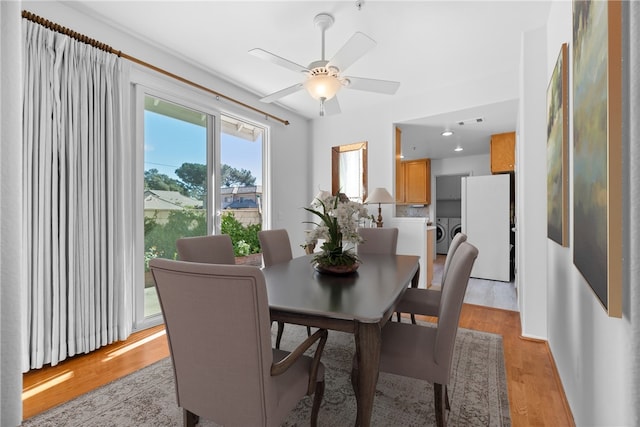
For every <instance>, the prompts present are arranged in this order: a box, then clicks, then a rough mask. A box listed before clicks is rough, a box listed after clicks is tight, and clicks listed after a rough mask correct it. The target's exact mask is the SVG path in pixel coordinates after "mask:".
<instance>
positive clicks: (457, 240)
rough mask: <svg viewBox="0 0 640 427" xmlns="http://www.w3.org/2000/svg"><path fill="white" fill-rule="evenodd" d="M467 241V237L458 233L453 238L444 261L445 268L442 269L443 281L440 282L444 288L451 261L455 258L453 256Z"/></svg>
mask: <svg viewBox="0 0 640 427" xmlns="http://www.w3.org/2000/svg"><path fill="white" fill-rule="evenodd" d="M466 241H467V235H466V234H464V233H458V234H456V235H455V236H454V237H453V240H452V241H451V244H450V245H449V250H448V251H447V257H446V258H445V260H444V266H443V267H442V280H441V281H440V283H441V285H442V286H444V280H445V279H446V278H447V272H448V271H449V265H450V264H451V259H452V258H453V254H454V253H456V249H458V246H460V243H462V242H466Z"/></svg>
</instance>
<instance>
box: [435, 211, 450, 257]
mask: <svg viewBox="0 0 640 427" xmlns="http://www.w3.org/2000/svg"><path fill="white" fill-rule="evenodd" d="M449 243H450V239H449V218H436V253H437V254H446V253H447V251H448V250H449Z"/></svg>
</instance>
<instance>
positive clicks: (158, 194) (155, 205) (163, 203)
mask: <svg viewBox="0 0 640 427" xmlns="http://www.w3.org/2000/svg"><path fill="white" fill-rule="evenodd" d="M184 208H199V209H201V208H202V201H201V200H197V199H193V198H191V197H187V196H184V195H182V194H180V193H179V192H177V191H164V190H145V192H144V209H151V210H181V209H184Z"/></svg>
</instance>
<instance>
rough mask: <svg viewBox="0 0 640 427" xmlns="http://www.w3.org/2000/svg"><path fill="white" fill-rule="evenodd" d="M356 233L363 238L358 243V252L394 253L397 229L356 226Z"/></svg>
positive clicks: (396, 245)
mask: <svg viewBox="0 0 640 427" xmlns="http://www.w3.org/2000/svg"><path fill="white" fill-rule="evenodd" d="M358 234H360V236H361V237H362V238H363V242H362V243H358V253H359V254H395V253H396V249H397V248H398V229H397V228H395V227H389V228H358Z"/></svg>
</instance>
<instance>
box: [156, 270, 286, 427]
mask: <svg viewBox="0 0 640 427" xmlns="http://www.w3.org/2000/svg"><path fill="white" fill-rule="evenodd" d="M149 265H150V267H151V271H152V273H153V278H154V280H155V283H156V287H157V290H158V296H159V299H160V304H161V306H162V313H163V315H164V320H165V325H166V331H167V337H168V340H169V348H170V351H171V358H172V361H173V368H174V376H175V384H176V393H177V398H178V405H179V406H180V407H182V408H183V409H184V410H187V411H191V412H193V413H195V414H198V415H199V416H201V417H204V418H207V419H211V420H213V421H215V422H216V423H219V424H222V425H266V424H267V423H268V421H267V420H266V417H267V414H268V410H267V407H269V406H270V405H273V401H272V400H274V396H275V392H274V391H273V390H271V389H270V386H271V385H272V383H271V382H270V369H271V364H272V362H273V354H272V347H271V328H270V325H271V320H270V318H269V305H268V300H267V291H266V285H265V281H264V276H263V275H262V271H261V270H260V269H259V268H256V267H252V266H242V265H219V264H204V263H193V262H185V261H173V260H167V259H160V258H156V259H153V260H151V261H150V263H149ZM239 337H242V339H238V338H239Z"/></svg>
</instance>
